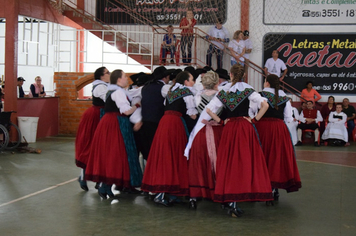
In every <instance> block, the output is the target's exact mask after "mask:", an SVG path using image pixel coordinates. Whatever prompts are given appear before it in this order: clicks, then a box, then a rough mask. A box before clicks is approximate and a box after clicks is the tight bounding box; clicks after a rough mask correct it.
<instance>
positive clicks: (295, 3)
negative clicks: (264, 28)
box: [263, 0, 356, 25]
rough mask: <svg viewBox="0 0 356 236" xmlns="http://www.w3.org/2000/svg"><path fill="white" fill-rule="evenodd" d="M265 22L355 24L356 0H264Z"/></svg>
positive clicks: (273, 23)
mask: <svg viewBox="0 0 356 236" xmlns="http://www.w3.org/2000/svg"><path fill="white" fill-rule="evenodd" d="M277 2H278V5H277V4H276V3H277ZM263 23H264V24H266V25H313V24H314V25H347V24H353V25H354V24H355V23H356V0H264V2H263Z"/></svg>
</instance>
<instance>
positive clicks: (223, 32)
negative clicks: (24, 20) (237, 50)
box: [206, 19, 230, 69]
mask: <svg viewBox="0 0 356 236" xmlns="http://www.w3.org/2000/svg"><path fill="white" fill-rule="evenodd" d="M206 39H207V40H209V41H210V45H209V49H208V51H207V54H206V64H207V65H208V66H210V67H211V59H212V56H213V53H215V54H216V60H217V64H218V66H217V69H220V68H222V67H223V56H224V49H225V45H224V43H228V42H229V41H230V39H229V32H228V31H227V29H226V28H225V27H224V26H222V21H221V20H220V19H218V22H217V23H216V25H215V26H213V27H212V28H210V30H209V32H208V35H207V36H206Z"/></svg>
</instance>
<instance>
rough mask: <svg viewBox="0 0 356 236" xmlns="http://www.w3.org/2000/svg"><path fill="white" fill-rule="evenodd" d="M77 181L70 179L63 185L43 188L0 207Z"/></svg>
mask: <svg viewBox="0 0 356 236" xmlns="http://www.w3.org/2000/svg"><path fill="white" fill-rule="evenodd" d="M77 179H78V178H74V179H71V180H68V181H65V182H63V183H59V184H57V185H54V186H52V187H49V188H45V189H42V190H40V191H37V192H34V193H31V194H28V195H26V196H23V197H20V198H17V199H15V200H12V201H9V202H6V203H3V204H0V207H3V206H7V205H10V204H12V203H15V202H18V201H21V200H24V199H26V198H29V197H32V196H35V195H38V194H40V193H43V192H47V191H49V190H51V189H55V188H57V187H59V186H62V185H65V184H68V183H71V182H73V181H76V180H77Z"/></svg>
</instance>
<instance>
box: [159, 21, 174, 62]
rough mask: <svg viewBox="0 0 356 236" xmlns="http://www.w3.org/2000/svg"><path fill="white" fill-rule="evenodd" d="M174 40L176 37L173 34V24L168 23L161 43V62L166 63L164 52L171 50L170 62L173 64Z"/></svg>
mask: <svg viewBox="0 0 356 236" xmlns="http://www.w3.org/2000/svg"><path fill="white" fill-rule="evenodd" d="M176 42H177V37H176V35H175V34H173V26H172V25H168V27H167V34H165V35H164V36H163V43H162V64H164V63H166V59H167V58H166V52H167V51H169V52H171V63H172V64H174V63H175V62H174V58H175V55H176Z"/></svg>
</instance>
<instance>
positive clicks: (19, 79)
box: [17, 77, 26, 81]
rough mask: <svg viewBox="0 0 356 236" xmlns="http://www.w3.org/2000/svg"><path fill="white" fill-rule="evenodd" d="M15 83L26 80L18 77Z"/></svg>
mask: <svg viewBox="0 0 356 236" xmlns="http://www.w3.org/2000/svg"><path fill="white" fill-rule="evenodd" d="M17 81H26V80H25V79H24V78H22V77H18V78H17Z"/></svg>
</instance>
